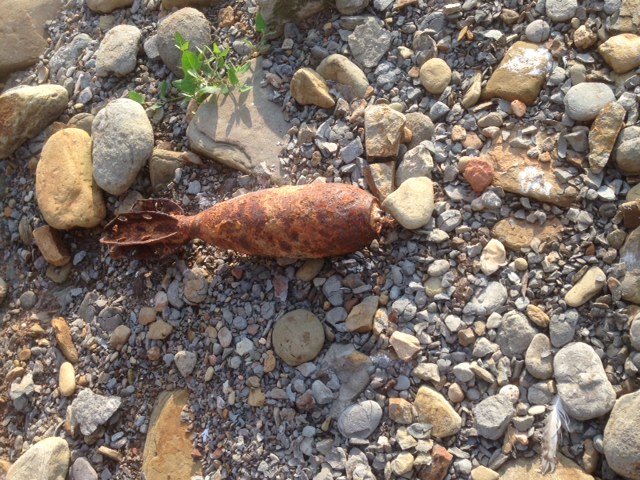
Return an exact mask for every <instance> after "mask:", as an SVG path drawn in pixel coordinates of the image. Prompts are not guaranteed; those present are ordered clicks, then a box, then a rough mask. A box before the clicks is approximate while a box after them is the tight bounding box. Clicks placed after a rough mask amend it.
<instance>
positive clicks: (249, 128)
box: [187, 60, 289, 183]
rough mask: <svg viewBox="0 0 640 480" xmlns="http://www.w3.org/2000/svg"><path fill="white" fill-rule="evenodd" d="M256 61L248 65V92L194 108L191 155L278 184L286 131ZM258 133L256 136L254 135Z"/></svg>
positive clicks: (284, 123) (281, 116) (286, 126)
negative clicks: (280, 157)
mask: <svg viewBox="0 0 640 480" xmlns="http://www.w3.org/2000/svg"><path fill="white" fill-rule="evenodd" d="M259 62H260V60H258V61H257V62H254V63H253V64H252V69H251V70H252V71H253V74H252V72H248V75H247V76H246V77H244V79H247V78H248V77H249V75H251V85H252V87H253V88H252V89H251V90H250V91H249V92H246V93H243V94H238V93H232V94H231V95H228V96H226V97H224V96H221V97H220V98H219V99H218V102H215V101H209V102H206V103H203V104H202V105H200V107H199V108H198V110H197V112H196V114H195V116H194V118H193V120H191V123H190V124H189V127H188V128H187V138H188V139H189V146H190V148H191V150H193V151H194V152H196V153H198V154H200V155H203V156H205V157H207V158H210V159H212V160H216V161H217V162H220V163H222V164H223V165H225V166H227V167H229V168H233V169H234V170H240V171H242V172H246V173H253V174H256V175H267V176H269V177H270V178H271V180H272V181H274V182H276V183H281V182H282V178H281V171H280V160H279V156H280V154H281V152H282V149H283V148H284V143H283V137H284V135H285V134H286V133H287V131H288V130H289V125H288V124H287V123H286V121H285V120H284V117H283V115H282V111H281V109H280V107H279V106H278V105H276V104H275V103H273V102H272V101H271V100H270V99H269V98H270V93H271V88H270V87H268V86H267V87H263V86H261V83H262V80H263V79H264V70H263V69H262V68H261V67H260V64H259ZM256 132H260V135H256Z"/></svg>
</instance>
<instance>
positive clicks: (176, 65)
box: [155, 7, 211, 77]
mask: <svg viewBox="0 0 640 480" xmlns="http://www.w3.org/2000/svg"><path fill="white" fill-rule="evenodd" d="M176 33H179V34H180V35H182V38H184V39H185V41H187V42H189V50H191V51H192V52H194V53H197V52H198V48H204V47H210V46H211V27H210V26H209V21H208V20H207V17H205V16H204V14H203V13H202V12H200V11H199V10H196V9H195V8H191V7H186V8H181V9H180V10H178V11H177V12H174V13H172V14H171V15H168V16H167V17H165V18H164V20H162V22H161V23H160V25H159V26H158V33H157V37H156V42H155V44H156V46H157V48H158V53H159V54H160V58H162V61H163V62H164V64H165V65H166V66H167V67H168V68H169V70H171V71H172V72H173V74H174V75H176V76H177V77H182V76H183V74H182V52H181V51H180V50H179V49H178V47H177V46H176Z"/></svg>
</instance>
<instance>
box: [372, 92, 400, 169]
mask: <svg viewBox="0 0 640 480" xmlns="http://www.w3.org/2000/svg"><path fill="white" fill-rule="evenodd" d="M405 121H406V120H405V117H404V115H403V114H402V113H400V112H398V111H397V110H394V109H392V108H390V107H389V106H387V105H371V106H369V107H367V108H366V110H365V111H364V136H365V148H366V151H367V158H368V159H369V160H375V159H382V158H396V157H397V156H398V151H399V149H400V142H401V140H402V138H403V134H404V125H405Z"/></svg>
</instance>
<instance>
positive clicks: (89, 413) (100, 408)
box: [67, 388, 122, 435]
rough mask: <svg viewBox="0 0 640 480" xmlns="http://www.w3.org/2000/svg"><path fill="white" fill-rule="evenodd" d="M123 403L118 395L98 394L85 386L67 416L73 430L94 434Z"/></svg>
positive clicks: (84, 433)
mask: <svg viewBox="0 0 640 480" xmlns="http://www.w3.org/2000/svg"><path fill="white" fill-rule="evenodd" d="M121 403H122V399H121V398H120V397H118V396H105V395H98V394H97V393H93V392H92V391H91V390H90V389H88V388H84V389H82V390H80V392H79V393H78V395H77V396H76V398H75V399H74V400H73V402H72V403H71V405H70V406H69V409H68V411H67V418H68V420H69V423H70V426H71V428H72V430H73V431H75V430H76V429H79V430H80V432H81V433H82V434H83V435H92V434H93V433H94V432H95V431H96V430H97V429H98V427H99V426H100V425H104V424H105V423H106V422H108V421H109V419H110V418H111V417H112V416H113V414H114V413H115V412H116V411H117V410H118V408H120V404H121Z"/></svg>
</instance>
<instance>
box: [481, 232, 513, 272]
mask: <svg viewBox="0 0 640 480" xmlns="http://www.w3.org/2000/svg"><path fill="white" fill-rule="evenodd" d="M506 264H507V252H506V250H505V249H504V245H503V244H502V243H501V242H500V240H496V239H495V238H492V239H491V240H489V242H488V243H487V244H486V245H485V246H484V248H483V249H482V254H481V255H480V269H481V270H482V273H484V274H485V275H491V274H492V273H495V272H497V271H498V270H499V269H500V267H504V266H505V265H506Z"/></svg>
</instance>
